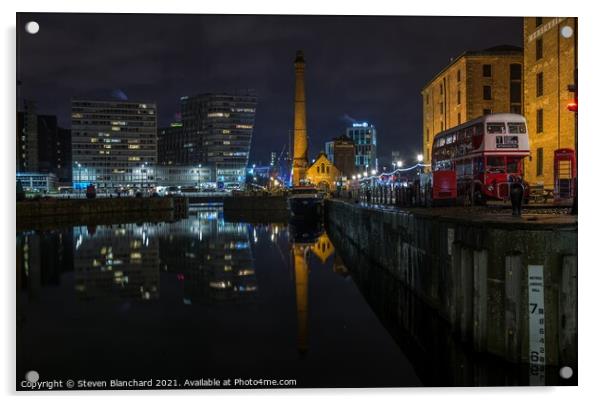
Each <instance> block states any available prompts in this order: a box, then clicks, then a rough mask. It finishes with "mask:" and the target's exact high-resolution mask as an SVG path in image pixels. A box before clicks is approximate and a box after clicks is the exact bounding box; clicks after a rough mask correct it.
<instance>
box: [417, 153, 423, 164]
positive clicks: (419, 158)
mask: <svg viewBox="0 0 602 404" xmlns="http://www.w3.org/2000/svg"><path fill="white" fill-rule="evenodd" d="M416 159H417V160H418V161H419V162H421V163H422V160H424V157H423V156H422V154H419V155H418V156H416Z"/></svg>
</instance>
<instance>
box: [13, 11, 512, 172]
mask: <svg viewBox="0 0 602 404" xmlns="http://www.w3.org/2000/svg"><path fill="white" fill-rule="evenodd" d="M32 20H35V21H37V22H38V23H39V24H40V31H39V32H38V34H36V35H30V34H27V33H25V31H24V25H25V23H26V22H27V21H32ZM17 39H18V43H17V76H18V79H20V80H21V82H22V86H21V89H20V91H21V94H20V95H21V96H22V97H24V98H28V99H33V100H35V101H36V102H37V104H38V112H39V113H41V114H53V115H58V117H59V121H60V123H61V125H63V126H65V127H70V99H71V97H101V98H108V97H111V95H113V96H115V95H118V94H121V93H123V94H125V95H127V97H128V98H129V99H130V100H140V101H156V102H157V105H158V112H159V125H160V126H164V125H167V124H169V123H170V122H171V121H173V120H174V117H175V114H176V112H177V111H178V109H179V98H180V97H181V96H183V95H194V94H198V93H205V92H229V91H233V90H237V89H247V88H252V89H255V91H256V92H257V95H258V98H259V102H258V106H257V116H256V126H255V131H254V138H253V144H252V148H251V161H260V160H261V161H262V162H263V163H264V164H265V163H267V161H268V159H269V153H270V151H278V152H280V150H282V148H283V146H285V145H287V144H288V143H287V142H288V133H289V130H290V129H292V126H293V97H294V68H293V60H294V58H295V51H296V50H297V49H303V50H304V52H305V59H306V77H305V79H306V96H307V125H308V134H309V138H310V139H309V144H310V156H312V157H313V156H315V154H316V153H318V152H319V151H320V150H323V149H324V142H325V141H327V140H330V139H331V138H332V137H334V136H338V135H340V134H342V133H343V132H344V129H345V127H347V126H348V125H349V123H350V122H351V120H352V119H356V120H358V121H364V120H365V121H369V122H371V123H373V124H374V125H375V126H376V128H377V131H378V142H379V143H378V155H379V157H381V158H385V159H386V160H388V159H389V158H390V155H391V153H390V152H391V150H401V151H402V154H403V155H405V156H406V159H410V158H411V157H413V156H415V154H416V153H417V152H419V151H420V147H421V146H420V144H421V96H420V89H421V88H422V87H423V86H424V85H425V84H426V83H427V82H428V81H429V80H430V79H431V78H432V77H433V76H434V75H435V74H436V73H437V72H438V71H440V70H441V69H442V68H443V67H445V66H446V65H447V64H448V63H449V61H450V58H452V57H455V56H457V55H459V54H460V53H462V52H463V51H465V50H478V49H484V48H488V47H492V46H496V45H501V44H508V45H517V46H521V45H522V18H501V17H496V18H475V17H466V18H464V17H353V16H252V15H251V16H225V15H160V14H157V15H140V14H138V15H136V14H121V15H117V14H29V13H25V14H19V15H18V16H17ZM122 96H123V95H122Z"/></svg>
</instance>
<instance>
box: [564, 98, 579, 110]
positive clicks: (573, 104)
mask: <svg viewBox="0 0 602 404" xmlns="http://www.w3.org/2000/svg"><path fill="white" fill-rule="evenodd" d="M566 107H567V109H568V110H569V111H571V112H577V100H573V101H571V102H569V103H568V105H567V106H566Z"/></svg>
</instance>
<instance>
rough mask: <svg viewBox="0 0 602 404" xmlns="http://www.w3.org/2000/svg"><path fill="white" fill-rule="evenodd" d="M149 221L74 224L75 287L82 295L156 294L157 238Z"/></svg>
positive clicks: (122, 296) (143, 296)
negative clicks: (117, 223)
mask: <svg viewBox="0 0 602 404" xmlns="http://www.w3.org/2000/svg"><path fill="white" fill-rule="evenodd" d="M154 230H155V229H154V227H152V226H150V225H148V224H141V225H137V224H123V225H117V226H98V227H96V226H90V227H86V226H78V227H74V228H73V239H74V240H75V251H74V254H73V255H74V259H73V266H74V270H75V291H76V294H77V296H78V297H79V298H81V299H111V298H114V299H142V300H150V299H157V298H158V297H159V242H158V240H157V238H156V237H154V234H153V233H154Z"/></svg>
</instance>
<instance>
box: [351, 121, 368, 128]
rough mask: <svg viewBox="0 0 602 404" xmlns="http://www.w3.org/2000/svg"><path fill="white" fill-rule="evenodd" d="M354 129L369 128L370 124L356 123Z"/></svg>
mask: <svg viewBox="0 0 602 404" xmlns="http://www.w3.org/2000/svg"><path fill="white" fill-rule="evenodd" d="M353 127H354V128H367V127H368V122H356V123H354V124H353Z"/></svg>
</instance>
